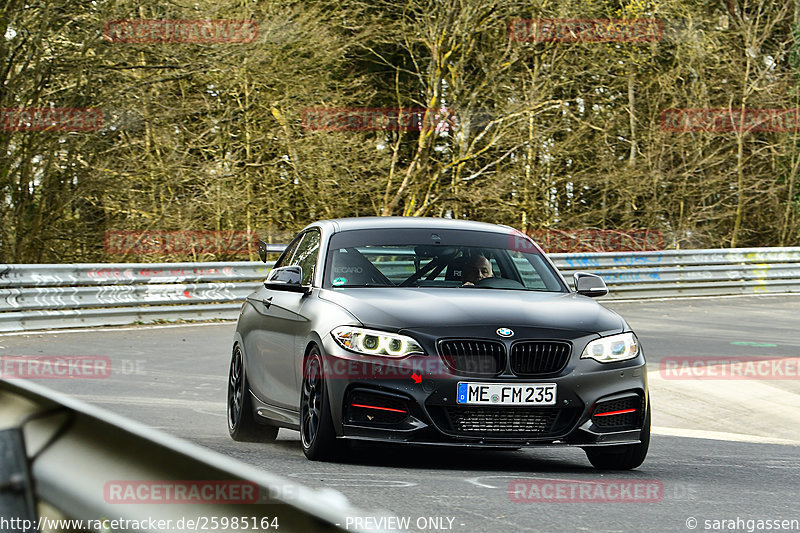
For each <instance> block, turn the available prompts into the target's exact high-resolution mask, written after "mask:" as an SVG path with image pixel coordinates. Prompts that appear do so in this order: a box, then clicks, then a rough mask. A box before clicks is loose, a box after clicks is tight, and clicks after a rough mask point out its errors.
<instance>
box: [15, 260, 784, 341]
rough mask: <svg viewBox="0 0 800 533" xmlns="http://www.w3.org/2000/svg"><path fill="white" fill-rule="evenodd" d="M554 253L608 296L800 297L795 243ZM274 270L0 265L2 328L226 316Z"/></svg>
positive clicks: (232, 265)
mask: <svg viewBox="0 0 800 533" xmlns="http://www.w3.org/2000/svg"><path fill="white" fill-rule="evenodd" d="M550 257H551V258H552V259H553V261H554V262H555V264H556V266H558V268H559V269H560V270H561V272H562V273H563V274H564V275H565V277H567V278H570V277H571V275H572V273H573V272H577V271H586V272H592V273H595V274H598V275H600V276H603V278H604V279H605V280H606V283H607V284H608V286H609V289H610V291H611V292H610V294H609V295H608V296H607V297H606V298H604V299H606V300H614V299H617V300H618V299H630V298H654V297H675V296H706V295H733V294H758V293H790V292H800V247H798V248H739V249H730V250H664V251H654V252H610V253H580V254H551V255H550ZM270 265H271V264H266V265H265V264H264V263H258V262H248V261H243V262H229V263H223V262H219V263H166V264H152V263H117V264H72V265H0V331H23V330H35V329H43V328H69V327H78V326H97V325H123V324H133V323H138V322H154V321H174V320H208V319H231V318H235V317H236V315H237V313H238V310H239V308H240V306H241V302H242V301H243V300H244V298H245V297H246V296H247V295H248V294H250V293H251V292H253V291H254V290H255V289H256V288H257V287H258V286H259V284H260V283H261V282H262V281H263V280H264V279H265V278H266V275H267V272H268V271H269V268H270ZM406 266H407V265H405V266H403V265H401V264H398V267H399V268H405V267H406Z"/></svg>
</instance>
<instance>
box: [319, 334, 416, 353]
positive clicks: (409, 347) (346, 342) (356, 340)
mask: <svg viewBox="0 0 800 533" xmlns="http://www.w3.org/2000/svg"><path fill="white" fill-rule="evenodd" d="M331 335H333V338H334V339H335V340H336V342H337V343H339V345H340V346H342V347H343V348H346V349H348V350H350V351H353V352H358V353H360V354H364V355H381V356H384V357H404V356H406V355H411V354H415V353H424V351H423V350H422V346H420V345H419V344H417V341H415V340H414V339H412V338H411V337H406V336H405V335H397V334H395V333H387V332H385V331H375V330H373V329H364V328H357V327H354V326H340V327H338V328H336V329H334V330H333V331H332V332H331Z"/></svg>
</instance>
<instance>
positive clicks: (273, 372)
mask: <svg viewBox="0 0 800 533" xmlns="http://www.w3.org/2000/svg"><path fill="white" fill-rule="evenodd" d="M319 243H320V233H319V231H317V230H316V229H311V230H309V231H307V232H305V233H303V234H302V235H300V236H299V237H298V239H296V242H293V243H292V245H293V246H294V249H293V250H289V251H290V252H291V254H289V253H287V254H285V255H284V256H283V257H282V258H281V261H280V264H276V265H275V267H276V268H277V267H284V266H300V267H301V268H302V269H303V281H302V283H303V285H310V284H311V283H312V280H313V271H314V265H315V264H316V258H317V256H318V254H319ZM307 299H308V296H307V295H305V294H301V293H297V292H289V291H283V290H275V289H268V288H266V287H262V288H261V289H259V291H257V292H256V293H254V294H252V295H251V296H249V297H248V302H250V305H251V306H252V307H253V309H254V310H255V311H256V312H257V313H258V315H259V317H258V321H257V324H254V327H253V328H252V329H251V331H250V333H249V335H248V337H247V339H245V349H246V351H247V354H248V359H249V363H248V367H247V373H248V375H249V377H248V382H249V385H250V388H251V389H252V390H253V392H255V394H256V396H257V397H258V398H259V399H260V400H261V401H263V402H265V403H267V404H270V405H274V406H277V407H283V408H288V409H293V410H296V409H299V407H300V404H299V402H300V394H299V383H298V376H297V373H296V372H295V362H296V360H297V357H298V355H297V353H296V351H297V346H298V341H297V337H298V335H304V334H305V331H306V330H307V324H306V323H307V322H308V320H307V318H306V317H305V316H304V315H303V312H302V308H303V304H304V303H305V301H306V300H307Z"/></svg>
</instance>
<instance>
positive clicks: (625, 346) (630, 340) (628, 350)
mask: <svg viewBox="0 0 800 533" xmlns="http://www.w3.org/2000/svg"><path fill="white" fill-rule="evenodd" d="M637 355H639V341H638V340H636V335H634V334H633V333H621V334H619V335H612V336H610V337H603V338H601V339H596V340H593V341H592V342H590V343H589V344H587V345H586V348H584V350H583V353H582V354H581V359H594V360H595V361H599V362H601V363H615V362H617V361H625V360H626V359H633V358H634V357H636V356H637Z"/></svg>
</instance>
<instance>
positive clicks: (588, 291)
mask: <svg viewBox="0 0 800 533" xmlns="http://www.w3.org/2000/svg"><path fill="white" fill-rule="evenodd" d="M572 283H573V285H575V292H577V293H578V294H582V295H584V296H588V297H590V298H597V297H599V296H605V295H606V294H608V287H606V282H605V281H603V278H601V277H600V276H597V275H595V274H589V273H588V272H575V274H573V275H572Z"/></svg>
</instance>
